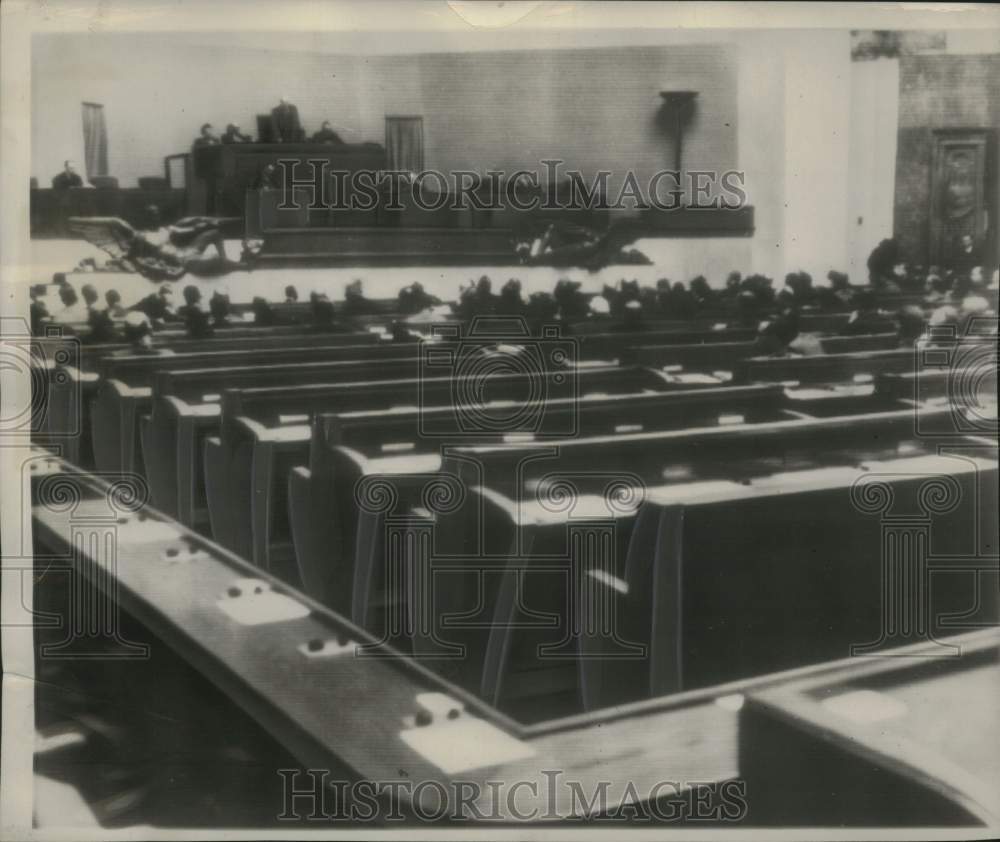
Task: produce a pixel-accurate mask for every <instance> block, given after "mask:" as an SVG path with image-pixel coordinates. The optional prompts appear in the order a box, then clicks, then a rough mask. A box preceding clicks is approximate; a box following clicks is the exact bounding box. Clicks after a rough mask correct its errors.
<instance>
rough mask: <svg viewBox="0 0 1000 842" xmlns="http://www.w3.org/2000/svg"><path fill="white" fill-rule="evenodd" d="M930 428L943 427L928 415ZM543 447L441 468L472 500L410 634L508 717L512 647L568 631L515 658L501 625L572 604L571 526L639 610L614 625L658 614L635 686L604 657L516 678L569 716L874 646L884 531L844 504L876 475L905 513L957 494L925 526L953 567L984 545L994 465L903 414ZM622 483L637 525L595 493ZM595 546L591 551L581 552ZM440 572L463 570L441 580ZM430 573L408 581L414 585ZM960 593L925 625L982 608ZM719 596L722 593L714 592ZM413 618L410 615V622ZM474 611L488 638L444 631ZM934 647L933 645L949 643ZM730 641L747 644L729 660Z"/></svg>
mask: <svg viewBox="0 0 1000 842" xmlns="http://www.w3.org/2000/svg"><path fill="white" fill-rule="evenodd" d="M941 412H947V410H928V411H925V413H926V414H928V415H932V414H935V413H941ZM818 443H822V445H821V446H819V444H818ZM541 447H542V445H538V444H535V445H527V444H526V445H518V446H516V447H515V446H510V445H508V446H506V447H497V446H493V447H489V446H475V447H470V448H457V449H456V450H455V451H454V453H452V454H450V456H449V458H447V459H446V460H445V462H444V466H443V473H445V474H450V475H452V476H454V477H455V478H456V479H457V481H458V482H459V483H461V485H462V487H464V488H466V489H469V490H470V492H471V493H470V494H469V496H468V498H467V502H466V504H465V505H463V506H461V507H459V508H458V509H456V510H455V511H451V512H448V513H446V514H445V515H439V516H438V517H437V518H436V521H435V523H434V524H433V529H434V542H435V543H434V554H435V557H434V559H433V568H434V571H435V574H436V577H437V578H436V583H437V584H436V585H435V589H434V604H433V616H422V617H420V616H418V617H415V618H414V619H413V620H412V624H411V625H412V628H413V629H418V630H419V629H423V630H424V631H423V634H422V635H418V637H417V639H416V640H415V646H416V647H417V651H418V652H420V653H421V654H422V655H426V656H427V657H432V656H433V655H434V654H435V653H439V654H440V653H441V645H440V640H442V639H443V640H448V641H456V640H458V641H459V642H464V643H465V644H466V645H467V646H468V655H467V657H466V658H465V659H464V660H460V661H455V660H454V659H453V660H450V661H446V662H445V665H446V667H447V668H448V669H449V671H448V672H447V675H448V676H449V678H450V680H455V681H459V682H460V683H464V686H467V687H469V688H470V689H473V690H475V691H476V692H480V693H482V694H483V696H484V698H487V699H488V700H490V701H491V702H492V703H494V704H499V705H501V706H504V705H506V704H507V703H508V702H509V703H510V704H514V705H515V706H516V705H517V704H519V702H518V700H517V699H516V698H513V697H514V696H516V695H517V694H516V693H514V692H513V691H514V688H515V687H516V686H517V685H518V683H519V682H520V681H521V680H522V679H523V678H524V676H522V679H516V678H514V677H512V673H511V669H512V666H511V663H510V652H511V651H512V649H516V650H517V651H518V652H521V653H524V652H526V651H534V649H535V647H536V646H537V645H542V644H543V643H544V644H546V645H550V646H552V645H554V644H555V643H557V642H558V641H559V640H560V632H565V628H564V627H562V626H560V627H559V628H556V629H554V630H553V629H552V628H550V629H548V630H547V631H538V630H536V631H537V634H536V635H535V636H532V634H531V633H530V632H525V639H523V640H520V641H514V640H511V639H509V638H508V632H507V631H506V630H505V627H509V626H510V625H511V621H512V620H513V619H514V613H512V612H515V611H517V610H520V609H518V605H519V604H520V605H521V606H522V607H523V608H524V610H527V611H538V612H542V613H545V611H546V610H547V609H548V610H551V608H552V604H551V601H550V602H549V603H548V604H545V599H546V598H547V595H549V596H550V595H552V594H553V593H555V594H557V595H560V597H559V598H561V599H563V600H564V601H565V599H568V598H569V593H570V591H569V590H567V588H566V586H565V585H564V586H563V588H562V590H556V591H553V588H554V585H553V582H555V581H560V580H562V581H565V577H566V575H567V570H568V569H569V565H570V564H571V563H572V562H573V560H574V559H576V560H577V561H579V559H580V557H581V555H580V553H581V549H580V548H579V546H578V545H574V544H573V543H572V542H573V538H572V535H570V537H569V538H568V537H567V535H568V528H569V527H571V526H572V525H573V524H572V521H573V520H577V521H579V522H580V529H581V530H582V533H581V534H582V535H584V536H586V535H587V529H588V528H589V529H591V532H593V530H594V528H596V527H595V526H594V524H595V523H598V524H599V523H600V522H601V521H603V522H604V524H603V526H602V527H601V528H600V529H598V532H602V533H604V534H605V538H604V539H603V540H605V541H606V542H607V541H610V542H611V544H608V545H607V546H605V547H604V549H605V550H610V551H609V552H605V553H604V555H605V558H604V559H603V560H601V559H597V561H599V562H600V563H601V564H603V565H604V566H603V567H602V566H600V565H598V566H596V567H595V568H594V573H593V574H588V575H591V578H592V579H593V582H594V583H596V584H598V585H600V586H601V588H602V590H603V593H604V598H605V600H606V598H607V597H608V596H610V597H612V598H614V595H615V594H616V593H620V594H623V595H625V596H628V595H631V601H630V600H629V599H626V600H625V601H624V603H623V606H622V610H621V611H620V612H619V615H618V616H619V617H621V616H625V617H628V618H636V617H638V618H640V620H639V625H640V626H642V623H644V622H647V621H648V618H649V617H650V616H651V614H650V611H653V614H652V616H654V618H656V620H655V621H654V625H653V627H651V628H650V627H644V628H637V627H636V626H635V624H632V625H630V626H629V630H630V633H631V634H632V635H633V637H634V636H635V635H638V634H639V632H642V635H641V636H640V638H639V642H640V643H642V644H643V645H646V646H647V652H648V657H647V658H646V659H645V660H644V661H643V660H640V661H639V662H636V663H634V664H633V667H632V670H633V671H632V673H631V674H632V678H631V680H626V677H625V676H624V675H622V674H620V669H623V668H622V667H621V664H622V663H624V662H618V663H617V664H614V665H613V666H614V667H615V669H617V670H619V673H618V674H616V675H612V676H603V675H602V674H601V669H602V667H601V666H600V664H601V662H602V658H600V657H596V658H593V659H591V658H587V659H584V660H583V661H580V664H583V665H585V666H586V665H590V666H591V667H593V669H592V670H590V673H589V674H588V675H583V674H582V673H579V674H578V670H577V666H576V662H575V661H574V662H573V665H572V667H570V666H567V667H566V668H565V669H563V670H560V669H558V668H554V669H553V670H547V668H546V665H545V664H541V665H539V664H537V663H535V664H521V665H520V666H519V667H518V669H520V668H524V669H529V670H540V672H539V673H538V676H541V675H542V673H546V675H545V676H544V679H545V680H543V681H542V682H541V684H542V686H543V687H545V688H546V689H545V693H548V694H551V693H552V692H553V688H554V687H559V688H562V689H563V690H564V691H565V692H566V693H568V694H569V695H570V696H572V697H573V698H574V699H575V700H576V702H574V703H583V704H584V705H585V706H586V707H593V706H595V705H596V706H601V705H604V704H606V703H614V698H615V696H616V693H617V692H618V691H622V692H625V691H626V690H627V692H626V695H629V694H635V693H636V692H638V691H637V689H636V688H640V689H641V688H648V689H644V690H643V691H642V693H641V694H640V696H647V695H649V694H653V695H658V694H661V693H664V692H672V691H676V690H680V689H682V688H691V687H697V686H702V685H704V684H707V683H712V682H716V681H725V680H730V679H735V678H738V677H740V676H741V675H749V674H753V673H754V672H760V671H766V670H770V669H781V668H785V667H791V666H795V665H798V664H801V663H804V662H805V661H806V660H809V659H822V658H826V657H834V656H836V655H837V654H843V650H844V647H847V646H848V645H850V644H851V643H864V642H865V641H867V640H869V639H871V638H872V636H873V635H874V636H876V637H877V634H878V631H879V627H878V620H879V619H880V613H879V612H880V610H881V601H880V600H881V597H880V591H879V586H880V583H881V581H882V575H883V574H882V571H881V568H880V557H879V553H880V551H881V547H882V540H881V538H880V537H879V535H880V533H879V528H880V521H879V519H878V518H872V517H870V516H868V515H865V514H863V513H862V512H860V511H859V508H858V506H857V505H855V503H856V500H854V501H853V502H852V494H851V489H852V487H854V485H855V483H856V482H857V481H858V480H859V477H865V476H867V475H868V474H869V473H870V474H871V475H872V476H873V477H878V478H880V479H884V481H885V483H887V484H888V485H889V486H891V487H892V488H893V489H894V491H895V494H896V498H897V500H899V501H900V502H901V503H903V502H905V503H906V504H912V503H913V499H914V497H913V495H915V494H916V493H917V491H918V489H919V487H920V486H921V485H922V484H923V483H924V482H925V481H926V480H928V478H932V477H936V476H938V475H946V476H948V477H951V478H952V481H953V483H954V484H957V485H956V487H957V488H958V489H959V491H958V499H957V501H956V505H955V508H954V510H952V511H950V512H947V513H945V514H942V515H941V516H940V518H939V519H937V520H936V521H935V522H936V523H937V524H938V527H937V529H936V531H935V539H936V540H938V539H940V543H939V544H938V545H937V546H936V547H935V549H934V551H935V552H941V553H942V554H945V555H947V554H948V553H949V552H950V553H955V552H957V551H958V550H959V547H958V545H959V544H961V543H962V541H963V540H965V539H966V538H968V536H969V535H970V534H971V535H973V536H974V537H975V529H974V528H973V526H974V524H975V523H976V518H977V517H978V516H979V514H978V513H979V512H981V511H982V510H984V509H983V507H984V506H985V507H989V506H991V505H992V506H995V499H996V452H995V448H994V449H992V450H991V451H990V453H989V454H988V456H986V457H980V458H976V459H973V458H971V457H969V458H957V459H956V458H953V457H948V456H946V455H939V454H938V453H937V452H936V447H935V444H934V442H933V441H927V440H920V439H915V438H914V433H913V412H912V410H903V411H896V412H891V413H882V414H877V415H870V416H863V417H854V418H829V419H822V420H797V421H785V422H777V423H773V424H763V425H756V426H745V427H738V428H731V429H726V428H722V429H714V430H694V431H691V430H688V431H681V432H676V433H674V432H670V433H662V434H646V433H644V434H637V435H634V436H624V437H618V438H607V437H605V438H603V439H590V440H588V439H582V440H577V441H574V442H567V443H565V444H564V445H562V446H561V447H560V450H559V454H558V458H556V459H548V460H546V459H544V458H542V457H543V456H544V455H545V454H544V451H543V450H541V449H540V448H541ZM532 456H537V457H538V458H534V459H533V458H532ZM518 465H519V466H521V471H520V472H519V474H518V475H517V476H516V478H515V470H514V468H515V466H518ZM547 474H551V476H549V477H548V479H547V480H546V475H547ZM616 477H617V478H621V479H620V480H618V481H619V482H620V483H621V485H620V490H621V491H622V496H621V497H619V498H618V499H619V503H622V501H627V493H626V492H625V489H626V488H630V487H641V486H642V485H645V489H646V490H645V492H644V495H643V496H642V499H643V500H644V503H643V505H642V506H641V507H639V508H638V509H633V510H632V511H631V512H627V511H623V510H616V509H615V507H614V505H613V504H614V499H613V498H612V500H611V504H610V505H609V504H608V501H607V500H606V499H602V497H601V493H602V490H605V489H606V487H607V486H609V484H612V483H613V482H615V481H616ZM564 481H565V482H571V483H573V484H574V485H575V486H576V487H575V488H573V489H572V492H573V493H570V491H569V490H568V489H567V487H566V486H564V485H561V484H560V483H561V482H564ZM546 489H547V490H546ZM791 489H794V490H795V493H794V494H792V493H791ZM540 495H541V496H547V498H548V501H547V502H548V504H549V505H545V501H544V500H540V499H539V497H540ZM519 501H520V502H519ZM619 508H621V506H619ZM636 514H638V515H639V517H638V518H637V517H636ZM805 523H808V524H809V526H808V529H807V530H806V531H804V532H803V531H802V524H805ZM610 527H613V528H610ZM796 533H798V534H799V539H798V540H796V541H792V542H790V541H789V535H790V534H796ZM607 535H611V537H610V538H609V537H607ZM581 540H582V539H581ZM589 540H591V541H594V540H596V539H595V538H594V537H593V535H591V537H590V539H589ZM574 546H577V549H576V550H574V549H573V547H574ZM615 547H616V548H617V552H615V551H614V548H615ZM487 548H488V549H487ZM502 548H508V549H506V550H505V549H502ZM967 550H968V548H966V551H967ZM484 553H487V555H483V554H484ZM492 554H495V555H492ZM449 556H450V557H453V558H457V559H461V561H460V562H455V563H453V565H452V569H451V571H449V570H448V567H449V563H448V557H449ZM540 557H545V558H549V559H550V560H553V559H554V560H555V561H554V562H551V563H550V564H549V565H548V566H549V568H552V567H553V566H554V567H555V569H554V570H553V569H547V570H546V569H545V565H541V569H540V571H539V573H538V579H537V582H538V584H537V587H533V586H530V585H529V584H527V582H526V581H525V576H526V575H527V574H526V573H525V571H526V570H528V569H529V568H530V567H531V565H532V564H534V563H535V558H540ZM608 557H610V561H609V558H608ZM476 558H479V559H482V561H483V562H484V563H486V564H487V566H489V563H491V564H492V566H493V568H494V571H496V570H501V571H503V570H506V574H502V575H500V577H499V578H500V582H499V583H496V582H494V583H493V585H492V592H491V591H490V586H489V585H488V586H487V588H488V589H487V592H486V593H485V594H483V593H480V592H479V590H478V587H477V586H478V580H477V579H475V577H474V576H473V575H470V572H469V567H470V566H471V568H472V572H473V573H477V572H478V571H476V569H475V568H476V564H475V563H473V564H471V565H470V559H476ZM654 560H655V563H654ZM424 561H425V560H419V559H413V558H411V559H407V560H404V563H405V564H406V565H407V567H408V568H409V569H410V570H411V571H412V570H414V569H416V568H414V564H420V563H424ZM595 564H596V562H595ZM519 571H520V572H519ZM585 572H586V571H585ZM411 575H413V574H412V572H411ZM493 575H494V576H495V575H496V572H494V574H493ZM484 577H485V574H484ZM560 577H562V579H560ZM957 578H961V577H953V581H951V582H949V583H947V584H946V586H945V587H943V588H941V593H939V594H937V595H936V596H935V601H934V607H935V610H936V611H940V612H945V613H951V614H952V615H955V614H959V613H961V612H962V611H965V610H967V609H968V608H969V606H970V605H974V604H975V599H976V593H977V587H978V585H979V583H978V582H977V581H975V577H973V581H971V583H970V581H969V579H968V578H964V579H963V580H962V582H960V583H959V582H957ZM449 580H450V582H449ZM727 582H728V583H730V584H731V586H732V587H730V588H728V589H726V588H721V587H720V585H721V584H723V583H727ZM426 585H427V582H423V584H422V585H421V587H426ZM470 587H471V588H472V591H471V592H470V590H469V588H470ZM990 587H992V588H993V590H992V593H995V592H996V587H995V585H990V584H984V586H983V589H984V590H988V589H989V588H990ZM529 588H531V594H533V597H532V598H533V599H535V600H536V601H535V602H534V603H532V601H531V599H529ZM519 592H520V596H518V593H519ZM470 593H472V594H473V597H472V599H473V601H472V602H471V603H470V602H469V597H470ZM477 594H478V595H477ZM748 594H749V595H752V601H753V610H752V611H748V610H747V604H748V600H750V599H751V597H748ZM938 597H939V598H938ZM539 598H541V602H538V600H539ZM484 599H485V602H484ZM595 599H596V597H595ZM636 599H638V601H639V602H638V604H636V603H635V600H636ZM650 600H654V601H653V602H652V603H650ZM782 600H784V601H782ZM421 604H422V603H419V602H418V603H416V604H415V605H412V606H410V608H411V610H416V611H417V612H418V613H419V611H420V606H421ZM564 604H565V602H564ZM477 606H478V610H475V609H476V607H477ZM578 608H579V606H578ZM424 610H425V611H426V610H427V607H426V605H425V607H424ZM469 610H474V613H475V615H476V616H480V617H482V618H483V619H484V624H485V625H487V626H489V627H491V628H492V631H490V632H486V631H483V630H478V631H477V630H473V629H465V630H463V632H462V633H457V632H456V631H455V629H454V628H450V627H448V626H447V621H445V622H444V623H443V624H441V625H435V624H436V623H440V622H441V620H440V618H441V616H442V615H451V616H457V614H459V613H460V612H462V611H469ZM980 614H981V615H982V617H984V618H987V619H988V618H989V617H993V616H994V615H995V614H996V601H995V599H992V598H991V600H986V603H985V604H984V606H983V607H982V608H981V611H980ZM562 616H563V618H564V619H565V616H566V614H565V611H564V612H563V614H562ZM642 618H645V619H642ZM845 618H849V619H847V620H846V621H845ZM522 619H523V618H522ZM604 619H606V618H604ZM993 622H995V619H994V620H993ZM831 624H832V626H831ZM873 624H874V626H873ZM428 629H430V630H431V633H428V632H427V630H428ZM935 630H936V631H937V632H939V633H942V629H941V628H940V626H936V627H935ZM943 633H947V630H946V629H945V630H944V632H943ZM733 634H737V635H738V640H739V641H740V644H739V648H738V649H736V650H734V649H733ZM456 635H457V636H456ZM584 642H585V643H586V641H584ZM567 645H569V644H567ZM573 645H576V643H574V644H573ZM566 654H567V653H566V652H563V655H564V656H565V655H566ZM598 654H599V653H598ZM553 657H556V656H555V655H553ZM483 664H485V665H486V666H485V669H484V668H483ZM449 665H450V666H449ZM583 669H584V667H580V670H583ZM626 672H627V671H626ZM609 698H610V699H611V700H612V701H611V702H609V701H608V699H609ZM617 700H618V701H622V700H623V699H622V698H620V697H619V698H618V699H617Z"/></svg>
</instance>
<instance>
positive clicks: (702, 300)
mask: <svg viewBox="0 0 1000 842" xmlns="http://www.w3.org/2000/svg"><path fill="white" fill-rule="evenodd" d="M688 287H689V289H690V290H691V295H693V296H694V300H695V301H696V302H698V306H699V307H710V306H711V305H712V304H714V303H715V299H716V295H715V290H714V289H712V287H710V286H709V284H708V281H707V280H706V279H705V276H704V275H698V276H697V277H694V278H692V279H691V283H690V284H689V285H688Z"/></svg>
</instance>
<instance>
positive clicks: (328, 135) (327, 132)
mask: <svg viewBox="0 0 1000 842" xmlns="http://www.w3.org/2000/svg"><path fill="white" fill-rule="evenodd" d="M312 142H313V143H334V144H338V145H339V144H342V143H343V142H344V141H342V140H341V139H340V135H339V134H337V133H336V132H335V131H334V130H333V128H332V127H331V126H330V121H329V120H324V121H323V125H322V126H320V129H319V131H318V132H316V133H315V134H314V135H313V136H312Z"/></svg>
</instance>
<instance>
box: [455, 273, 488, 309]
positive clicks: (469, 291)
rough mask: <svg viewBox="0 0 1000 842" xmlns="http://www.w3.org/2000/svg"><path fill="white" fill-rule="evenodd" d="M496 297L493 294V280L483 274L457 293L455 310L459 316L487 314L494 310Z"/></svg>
mask: <svg viewBox="0 0 1000 842" xmlns="http://www.w3.org/2000/svg"><path fill="white" fill-rule="evenodd" d="M496 309H497V297H496V296H495V295H494V294H493V282H492V281H491V280H490V279H489V276H488V275H483V276H482V277H481V278H480V279H479V280H478V281H477V282H476V283H475V284H472V283H470V284H469V285H468V286H466V287H463V288H462V289H461V290H459V293H458V304H457V307H456V311H457V313H458V316H459V318H461V319H471V318H473V317H474V316H489V315H492V314H493V313H495V312H496Z"/></svg>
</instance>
